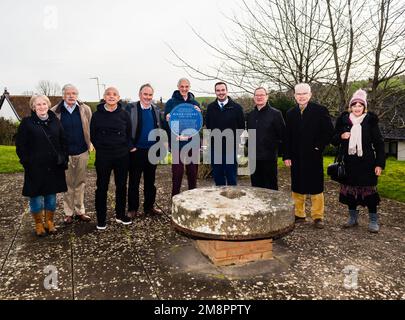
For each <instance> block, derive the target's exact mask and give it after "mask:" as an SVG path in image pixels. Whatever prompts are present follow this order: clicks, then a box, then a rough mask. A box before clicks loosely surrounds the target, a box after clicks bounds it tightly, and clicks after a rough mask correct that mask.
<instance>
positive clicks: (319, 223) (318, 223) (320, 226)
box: [314, 219, 325, 229]
mask: <svg viewBox="0 0 405 320" xmlns="http://www.w3.org/2000/svg"><path fill="white" fill-rule="evenodd" d="M314 227H315V228H317V229H323V228H324V227H325V224H324V223H323V221H322V219H315V220H314Z"/></svg>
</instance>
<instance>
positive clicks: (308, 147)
mask: <svg viewBox="0 0 405 320" xmlns="http://www.w3.org/2000/svg"><path fill="white" fill-rule="evenodd" d="M311 96H312V93H311V87H310V86H309V84H307V83H299V84H297V85H296V86H295V94H294V98H295V101H296V102H297V105H296V106H295V107H293V108H291V109H290V110H288V111H287V114H286V142H285V148H284V157H283V159H284V163H285V165H286V166H287V167H291V189H292V197H293V199H294V203H295V221H296V222H301V221H305V217H306V215H305V196H306V195H307V194H309V195H310V196H311V217H312V219H313V221H314V226H315V227H316V228H320V229H321V228H323V227H324V224H323V219H324V211H325V205H324V195H323V187H324V180H323V157H322V152H323V150H324V149H325V147H326V146H327V145H328V144H329V142H330V140H331V138H332V135H333V124H332V121H331V119H330V116H329V112H328V109H326V107H324V106H321V105H318V104H316V103H314V102H310V101H309V100H310V99H311Z"/></svg>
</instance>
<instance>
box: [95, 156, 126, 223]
mask: <svg viewBox="0 0 405 320" xmlns="http://www.w3.org/2000/svg"><path fill="white" fill-rule="evenodd" d="M95 166H96V172H97V189H96V212H97V222H98V224H99V225H103V224H105V222H106V218H107V192H108V185H109V183H110V176H111V171H113V172H114V182H115V215H116V217H117V218H122V217H124V216H125V207H126V195H127V178H128V155H125V156H124V157H121V158H105V157H102V156H100V157H97V155H96V163H95Z"/></svg>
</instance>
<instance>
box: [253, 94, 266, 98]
mask: <svg viewBox="0 0 405 320" xmlns="http://www.w3.org/2000/svg"><path fill="white" fill-rule="evenodd" d="M255 97H267V94H255Z"/></svg>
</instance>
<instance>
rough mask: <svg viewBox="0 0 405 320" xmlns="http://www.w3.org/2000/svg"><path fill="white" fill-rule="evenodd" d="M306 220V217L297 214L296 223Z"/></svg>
mask: <svg viewBox="0 0 405 320" xmlns="http://www.w3.org/2000/svg"><path fill="white" fill-rule="evenodd" d="M305 221H306V218H302V217H298V216H295V223H302V222H305Z"/></svg>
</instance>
